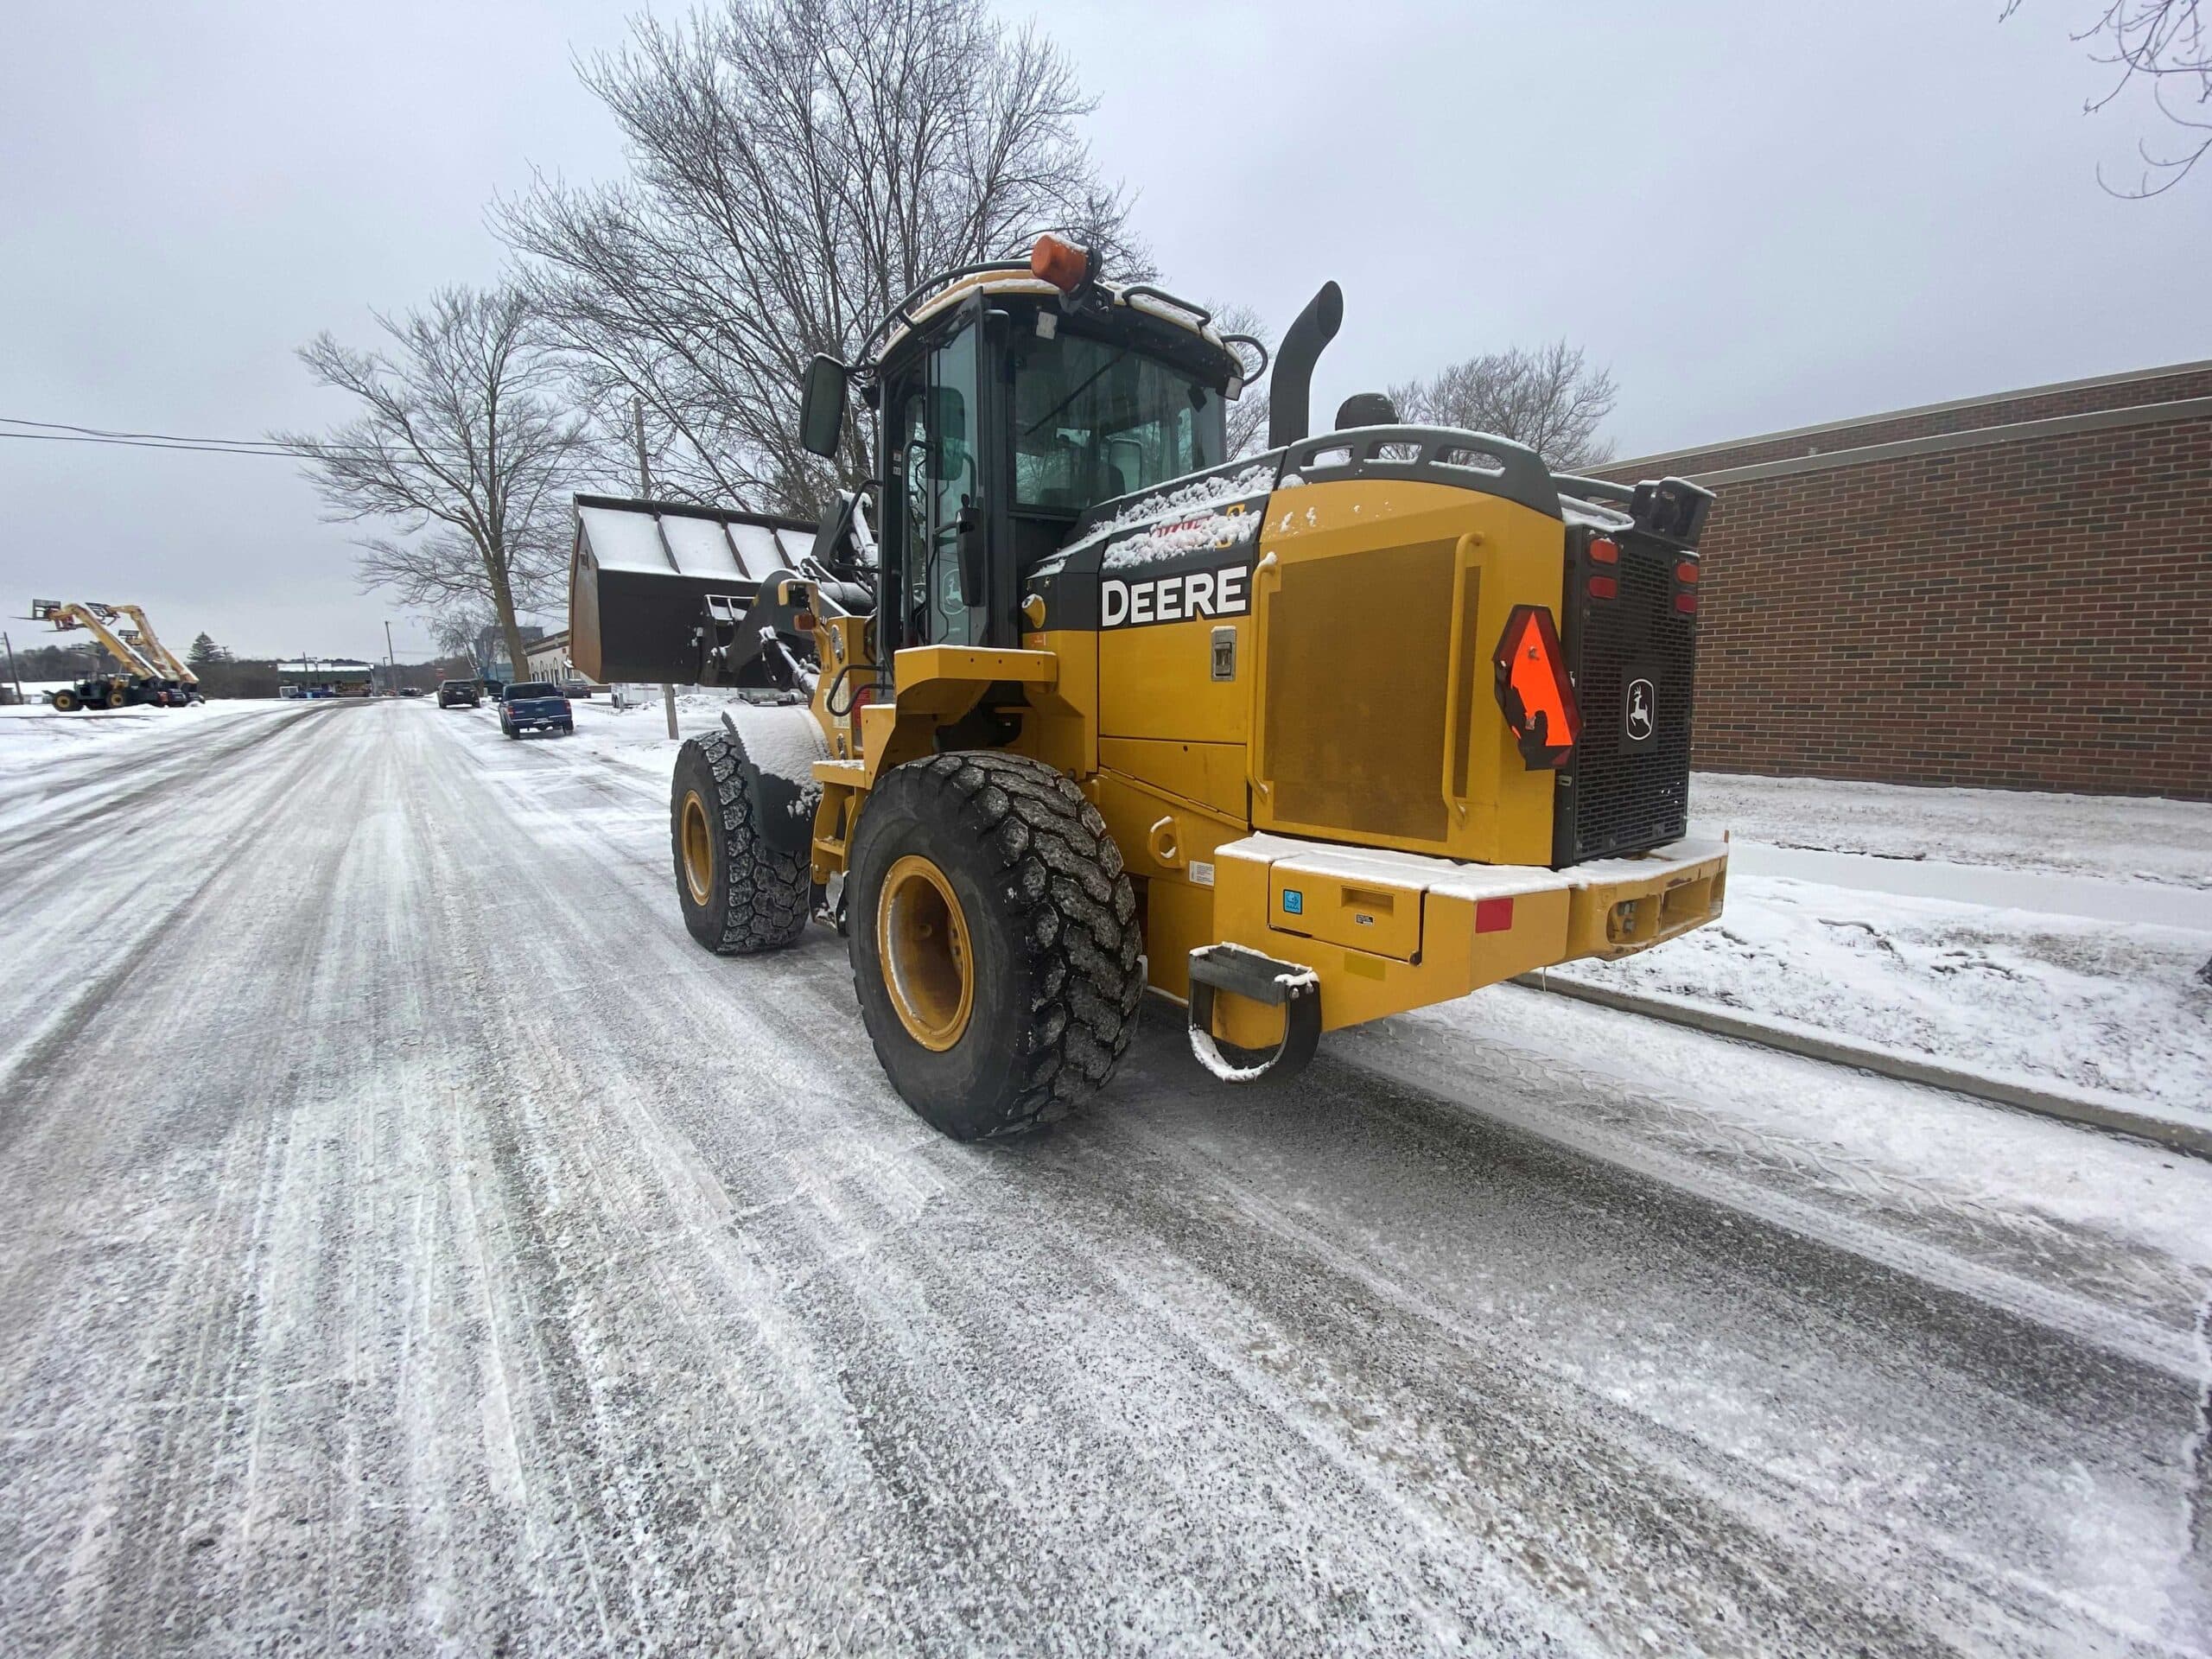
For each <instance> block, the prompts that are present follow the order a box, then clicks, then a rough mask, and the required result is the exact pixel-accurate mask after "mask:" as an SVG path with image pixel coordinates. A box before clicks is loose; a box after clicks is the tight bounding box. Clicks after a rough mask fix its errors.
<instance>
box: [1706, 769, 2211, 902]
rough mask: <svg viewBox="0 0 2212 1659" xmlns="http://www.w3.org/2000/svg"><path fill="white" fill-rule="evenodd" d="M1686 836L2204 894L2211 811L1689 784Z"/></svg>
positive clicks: (1711, 775) (2002, 795) (1774, 781)
mask: <svg viewBox="0 0 2212 1659" xmlns="http://www.w3.org/2000/svg"><path fill="white" fill-rule="evenodd" d="M1690 808H1691V811H1692V814H1693V816H1694V817H1695V818H1696V819H1697V820H1698V823H1697V824H1696V825H1695V826H1694V832H1695V833H1698V834H1710V835H1714V836H1717V835H1719V833H1720V832H1721V830H1722V829H1729V830H1732V831H1733V833H1734V835H1735V837H1736V839H1737V840H1738V841H1755V842H1764V843H1765V844H1767V845H1769V846H1772V847H1783V848H1796V849H1808V850H1811V851H1815V852H1831V853H1858V854H1863V855H1866V856H1867V857H1870V858H1879V859H1893V860H1900V861H1914V862H1918V861H1926V860H1929V859H1939V860H1946V861H1949V862H1952V863H1955V864H1975V865H1987V866H1991V867H1993V868H2002V869H2013V870H2049V871H2053V872H2057V873H2061V874H2075V875H2087V876H2095V877H2101V878H2104V879H2107V880H2120V881H2146V882H2147V881H2157V882H2165V883H2169V884H2171V885H2173V886H2177V887H2202V888H2206V889H2212V803H2208V802H2203V801H2168V800H2160V799H2156V798H2151V799H2143V798H2130V797H2124V796H2113V795H2059V794H2030V793H2028V792H2026V791H2013V790H2001V789H1911V788H1905V787H1902V786H1899V785H1891V784H1854V783H1838V782H1834V781H1831V780H1829V779H1820V778H1752V777H1746V776H1743V775H1740V774H1736V773H1722V772H1698V773H1696V774H1695V775H1694V777H1693V778H1692V779H1691V781H1690Z"/></svg>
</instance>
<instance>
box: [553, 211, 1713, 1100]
mask: <svg viewBox="0 0 2212 1659" xmlns="http://www.w3.org/2000/svg"><path fill="white" fill-rule="evenodd" d="M1342 315H1343V296H1342V295H1341V294H1340V293H1339V292H1338V289H1337V287H1336V284H1334V283H1330V284H1328V285H1327V286H1325V288H1324V289H1322V290H1321V292H1320V293H1319V295H1318V296H1316V297H1315V299H1314V301H1313V303H1312V304H1310V305H1308V306H1307V308H1306V310H1305V311H1304V312H1303V313H1302V314H1301V315H1300V317H1299V318H1298V320H1297V321H1295V322H1294V323H1293V324H1292V326H1291V327H1290V328H1289V329H1288V330H1287V332H1286V334H1285V335H1284V337H1283V340H1282V343H1281V347H1280V348H1279V350H1278V351H1277V353H1275V359H1274V364H1273V369H1274V383H1273V389H1272V395H1271V402H1270V405H1269V420H1270V431H1269V435H1268V438H1269V443H1270V445H1271V448H1268V450H1267V452H1266V453H1264V454H1256V455H1250V456H1246V457H1242V458H1232V457H1230V455H1229V454H1228V452H1227V445H1226V436H1225V433H1226V428H1225V422H1224V410H1225V406H1226V404H1227V403H1228V402H1229V401H1230V400H1231V399H1234V398H1236V397H1238V396H1239V395H1241V394H1242V393H1243V391H1244V389H1245V387H1246V385H1248V383H1249V382H1250V381H1252V380H1253V379H1255V378H1257V376H1258V375H1259V374H1261V373H1262V372H1266V370H1267V368H1268V363H1267V361H1266V353H1265V350H1264V347H1263V346H1262V344H1261V342H1259V341H1257V340H1251V339H1249V337H1241V336H1234V335H1227V336H1225V335H1224V334H1221V333H1220V332H1219V331H1218V330H1217V329H1216V328H1215V327H1214V326H1213V321H1212V318H1211V316H1210V315H1209V314H1208V313H1207V312H1206V310H1205V308H1202V307H1199V306H1197V305H1193V304H1192V303H1190V302H1187V301H1184V300H1179V299H1177V298H1176V297H1175V296H1173V295H1170V294H1167V293H1165V292H1163V291H1162V290H1160V289H1157V288H1154V287H1153V286H1151V285H1150V284H1148V283H1130V284H1126V285H1116V284H1114V283H1109V282H1105V281H1103V280H1101V279H1100V277H1099V276H1098V275H1097V273H1096V271H1095V270H1093V268H1092V263H1091V260H1090V257H1089V255H1088V254H1087V253H1086V252H1085V251H1084V250H1082V249H1079V248H1076V247H1072V246H1071V245H1068V244H1065V243H1064V242H1061V241H1060V240H1058V238H1053V237H1050V236H1047V237H1044V238H1040V239H1039V241H1038V243H1037V244H1036V246H1035V247H1034V249H1033V251H1032V253H1031V257H1029V258H1028V259H1027V260H1025V261H1019V262H1008V263H1002V264H987V265H981V266H974V267H969V268H968V269H964V270H955V271H950V272H947V273H945V274H944V276H942V277H937V278H933V279H932V280H931V281H930V282H927V283H924V284H922V285H921V286H920V287H919V288H918V289H916V290H915V291H914V292H913V293H912V294H910V295H908V296H906V298H905V299H904V300H903V301H901V302H900V303H899V305H898V306H897V307H895V308H893V311H892V313H891V315H889V316H887V317H886V318H885V319H883V321H881V322H880V324H878V325H877V327H875V329H874V331H873V332H872V333H871V334H869V335H868V338H867V339H866V340H864V341H863V342H862V344H861V349H860V351H859V353H858V354H857V356H856V359H855V361H853V362H851V363H844V362H841V361H838V360H837V359H832V358H829V357H817V358H816V359H814V360H813V363H812V365H811V367H810V370H809V372H808V373H807V376H806V381H805V386H804V397H803V400H802V404H801V408H800V411H799V425H800V436H801V439H802V442H804V446H805V447H806V448H808V449H809V450H810V451H812V452H813V453H814V454H818V455H822V456H824V457H829V456H833V455H837V454H851V453H852V449H853V445H854V443H855V436H854V423H853V421H852V420H851V419H850V418H849V416H848V412H847V404H848V398H849V397H852V396H857V397H858V398H859V399H860V400H861V401H862V402H863V403H864V404H865V405H866V406H867V407H868V409H869V410H873V411H874V414H875V416H876V420H875V425H876V429H877V442H876V443H875V444H874V446H873V448H874V457H875V467H874V481H873V483H872V485H871V486H870V487H869V490H868V491H863V492H861V493H842V494H841V495H840V496H839V497H838V498H837V499H836V501H834V502H833V503H832V504H831V505H830V507H829V510H828V511H827V512H825V513H824V514H823V518H822V519H821V522H820V523H819V524H816V525H813V526H811V527H810V526H808V525H807V524H804V523H802V522H800V521H798V520H792V519H783V518H772V517H769V516H765V515H760V514H753V513H745V512H726V511H720V510H714V509H707V508H701V507H692V506H679V505H674V504H669V503H655V502H643V501H625V500H620V499H609V498H601V497H579V498H578V500H577V529H576V539H575V552H574V562H573V566H572V570H571V577H572V583H571V591H570V610H569V621H570V635H569V638H570V642H571V643H570V649H571V655H572V657H573V659H574V661H575V664H576V665H577V666H578V667H579V668H580V669H582V671H584V673H586V674H587V675H588V676H590V677H592V678H594V679H596V680H602V681H613V680H623V681H643V682H652V681H663V682H677V683H695V684H704V685H721V686H731V687H737V688H741V689H744V688H751V689H752V690H754V691H755V692H756V693H757V695H758V696H759V697H760V699H761V700H762V704H760V705H753V706H743V705H741V706H739V707H736V708H734V709H732V710H731V712H730V713H729V714H728V715H726V716H725V725H726V727H727V728H728V729H727V730H725V731H722V732H717V733H715V734H711V735H709V736H705V737H701V738H696V739H694V740H692V741H690V742H688V743H686V744H685V745H684V746H683V750H682V752H681V753H680V754H679V755H678V756H677V762H676V768H675V777H674V781H673V787H672V791H671V803H670V807H671V841H672V843H673V847H672V851H673V860H674V864H675V875H676V889H677V900H678V902H679V904H680V905H681V906H682V907H683V917H684V920H685V923H686V925H687V926H688V927H689V929H690V931H691V933H692V935H693V937H694V938H696V939H697V940H698V941H699V942H700V943H701V944H703V945H705V946H706V947H707V948H708V949H709V950H715V951H719V952H722V953H726V954H737V955H744V954H751V953H753V952H758V951H764V950H773V949H776V948H778V947H781V946H785V945H789V944H793V943H795V942H796V941H797V940H798V938H799V936H800V934H801V933H802V932H803V931H804V929H805V928H806V926H807V925H808V923H809V921H810V919H812V918H821V919H823V920H825V921H827V922H829V924H830V925H833V926H836V928H837V929H838V930H839V931H842V932H843V933H845V935H846V937H847V940H848V944H849V950H850V954H851V959H852V965H853V974H854V981H855V986H856V988H857V990H858V994H859V1001H860V1009H861V1019H862V1021H863V1023H864V1024H865V1026H866V1027H867V1029H868V1035H869V1038H870V1039H871V1040H872V1041H873V1043H874V1047H875V1052H876V1054H877V1056H878V1058H880V1060H881V1062H882V1065H883V1067H884V1069H885V1071H886V1072H887V1074H888V1075H889V1077H890V1078H891V1081H892V1084H893V1086H894V1087H895V1088H896V1089H897V1090H898V1091H899V1094H900V1095H901V1096H903V1097H904V1098H905V1099H906V1102H907V1103H908V1104H909V1105H911V1106H912V1108H913V1109H914V1110H915V1111H916V1112H918V1114H919V1115H920V1116H922V1117H924V1118H925V1119H926V1120H927V1121H928V1122H931V1123H932V1124H934V1125H935V1126H937V1127H938V1128H940V1129H942V1130H944V1131H945V1132H946V1133H948V1134H950V1135H955V1136H957V1137H959V1138H961V1139H963V1140H964V1139H969V1138H973V1137H976V1136H982V1135H1001V1134H1005V1133H1008V1132H1012V1131H1018V1130H1020V1129H1023V1128H1027V1127H1029V1126H1030V1125H1032V1124H1034V1123H1037V1122H1042V1121H1044V1120H1046V1119H1048V1118H1051V1117H1053V1116H1057V1115H1058V1114H1059V1113H1060V1112H1062V1111H1064V1110H1065V1109H1067V1108H1068V1107H1069V1106H1070V1105H1071V1104H1072V1103H1075V1102H1077V1101H1079V1100H1081V1099H1083V1098H1084V1097H1085V1096H1089V1095H1090V1094H1092V1093H1094V1092H1095V1091H1096V1090H1098V1089H1099V1088H1100V1087H1102V1086H1103V1084H1105V1082H1106V1081H1107V1079H1108V1078H1109V1076H1110V1075H1111V1074H1112V1072H1113V1071H1114V1070H1115V1067H1116V1065H1117V1064H1118V1063H1119V1062H1120V1060H1121V1058H1122V1054H1123V1053H1124V1052H1125V1051H1126V1049H1127V1048H1128V1042H1129V1039H1130V1034H1131V1032H1132V1030H1133V1029H1134V1027H1135V1020H1136V1016H1137V1010H1138V1005H1139V1002H1140V1001H1141V997H1142V995H1143V993H1144V991H1145V990H1146V988H1147V986H1148V987H1149V988H1152V989H1153V990H1154V991H1156V992H1158V993H1160V995H1163V996H1165V997H1167V998H1170V999H1173V1001H1178V1002H1180V1003H1182V1004H1183V1005H1184V1007H1185V1010H1186V1019H1187V1022H1188V1028H1189V1037H1190V1042H1191V1046H1192V1049H1193V1051H1194V1052H1196V1054H1197V1056H1198V1058H1199V1059H1200V1061H1201V1062H1203V1063H1204V1064H1205V1065H1206V1066H1208V1067H1209V1068H1210V1069H1211V1070H1212V1071H1214V1072H1215V1073H1216V1074H1217V1076H1219V1077H1223V1078H1224V1079H1225V1080H1228V1081H1230V1082H1252V1081H1257V1080H1261V1079H1263V1078H1269V1077H1287V1076H1289V1075H1291V1074H1293V1073H1294V1072H1295V1071H1297V1070H1298V1069H1299V1068H1300V1067H1301V1066H1303V1065H1305V1064H1306V1061H1307V1060H1308V1059H1310V1058H1312V1056H1313V1052H1314V1048H1315V1045H1316V1044H1317V1042H1318V1041H1319V1038H1320V1036H1321V1034H1322V1033H1323V1032H1324V1031H1327V1030H1334V1029H1337V1028H1338V1027H1345V1026H1351V1025H1355V1024H1357V1023H1359V1022H1360V1021H1363V1020H1373V1019H1376V1018H1379V1017H1382V1016H1384V1015H1388V1014H1396V1013H1399V1012H1402V1011H1403V1010H1405V1009H1408V1008H1413V1007H1420V1006H1421V1005H1422V1004H1425V1003H1432V1002H1439V1001H1444V1000H1446V999H1447V998H1452V997H1457V996H1461V995H1465V994H1466V993H1467V992H1469V991H1471V990H1474V989H1476V988H1478V987H1481V986H1484V985H1489V984H1492V983H1495V982H1497V981H1498V980H1501V979H1505V978H1508V977H1510V976H1513V975H1516V974H1519V973H1522V972H1524V971H1527V970H1529V969H1535V968H1540V967H1543V966H1545V965H1547V964H1550V963H1560V962H1566V961H1569V960H1571V959H1573V958H1575V957H1593V956H1594V957H1620V956H1625V955H1627V954H1629V953H1630V952H1631V951H1636V950H1644V949H1647V948H1648V947H1649V946H1651V945H1654V944H1659V943H1660V942H1662V940H1666V939H1669V938H1673V937H1675V935H1677V934H1680V933H1681V932H1683V931H1685V930H1687V929H1689V928H1692V927H1695V926H1697V925H1700V924H1701V923H1704V922H1707V921H1709V920H1711V919H1712V918H1713V917H1715V916H1717V915H1718V914H1719V912H1720V908H1721V903H1722V894H1723V888H1724V887H1725V884H1726V868H1727V851H1726V848H1725V847H1723V846H1722V845H1720V844H1719V843H1718V842H1694V841H1691V840H1689V839H1688V838H1687V834H1688V800H1689V755H1690V749H1689V734H1690V709H1691V683H1692V678H1693V672H1694V658H1695V654H1696V637H1697V625H1698V601H1699V586H1698V578H1699V575H1700V569H1699V560H1698V553H1697V543H1698V539H1699V536H1700V532H1701V531H1702V529H1703V527H1704V524H1705V520H1706V515H1707V508H1708V507H1709V505H1710V504H1711V501H1712V497H1711V496H1710V494H1709V493H1707V492H1706V491H1704V490H1702V489H1700V488H1699V487H1698V486H1695V485H1694V484H1690V483H1688V482H1687V481H1685V480H1680V479H1672V478H1669V479H1659V480H1651V481H1649V482H1647V483H1643V484H1640V485H1637V486H1635V487H1633V488H1630V487H1626V486H1620V485H1616V484H1611V483H1608V482H1605V481H1603V480H1596V479H1588V478H1580V477H1573V476H1568V475H1564V474H1556V473H1554V471H1553V470H1552V469H1551V468H1550V467H1548V466H1546V465H1545V463H1544V461H1543V460H1542V459H1541V457H1540V456H1539V455H1537V454H1535V452H1534V451H1533V450H1531V449H1529V448H1527V447H1525V446H1523V445H1522V444H1518V443H1515V442H1510V441H1509V440H1507V439H1503V438H1500V437H1497V436H1495V435H1489V434H1484V433H1476V432H1468V431H1460V430H1455V429H1443V428H1435V427H1424V426H1411V425H1405V424H1402V423H1399V422H1398V421H1397V418H1396V416H1395V413H1394V411H1393V410H1391V409H1390V407H1389V403H1388V401H1387V400H1386V399H1384V398H1383V397H1381V396H1379V395H1376V394H1366V395H1363V396H1361V397H1354V398H1352V399H1351V400H1349V401H1348V402H1347V403H1346V404H1345V405H1344V408H1342V409H1341V410H1338V416H1337V422H1336V429H1334V430H1332V431H1329V432H1326V433H1324V434H1321V435H1318V436H1316V435H1310V434H1309V433H1308V431H1307V429H1306V410H1307V403H1308V399H1309V391H1310V386H1311V377H1312V372H1313V365H1314V362H1315V360H1316V359H1317V358H1318V357H1319V353H1320V350H1321V348H1322V346H1325V344H1326V343H1327V342H1328V340H1330V339H1331V338H1332V336H1333V335H1334V334H1335V333H1336V331H1337V328H1338V324H1339V322H1340V321H1341V320H1342ZM871 493H872V495H873V499H872V500H871V499H870V495H871ZM779 701H780V702H781V703H782V704H783V705H785V706H780V707H779V706H774V705H775V704H776V703H777V702H779ZM763 705H765V706H763Z"/></svg>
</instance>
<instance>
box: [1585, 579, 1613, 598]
mask: <svg viewBox="0 0 2212 1659" xmlns="http://www.w3.org/2000/svg"><path fill="white" fill-rule="evenodd" d="M1620 591H1621V584H1620V581H1619V578H1618V577H1615V576H1592V577H1591V578H1590V597H1591V598H1592V599H1618V597H1619V596H1620Z"/></svg>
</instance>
